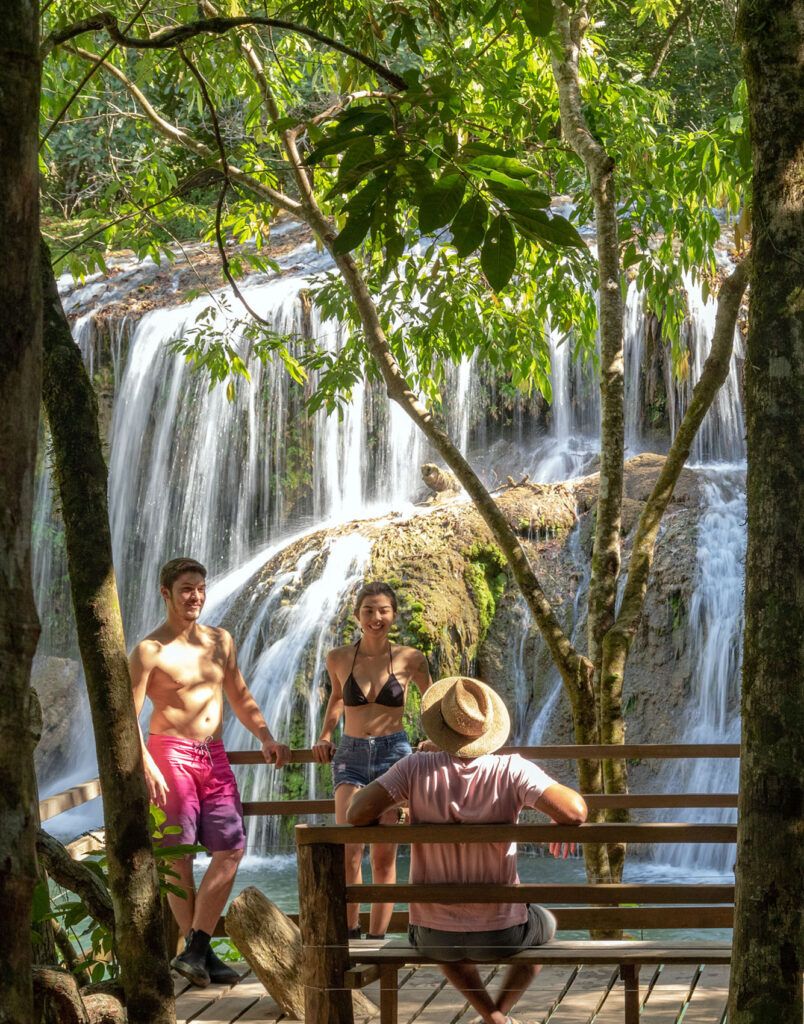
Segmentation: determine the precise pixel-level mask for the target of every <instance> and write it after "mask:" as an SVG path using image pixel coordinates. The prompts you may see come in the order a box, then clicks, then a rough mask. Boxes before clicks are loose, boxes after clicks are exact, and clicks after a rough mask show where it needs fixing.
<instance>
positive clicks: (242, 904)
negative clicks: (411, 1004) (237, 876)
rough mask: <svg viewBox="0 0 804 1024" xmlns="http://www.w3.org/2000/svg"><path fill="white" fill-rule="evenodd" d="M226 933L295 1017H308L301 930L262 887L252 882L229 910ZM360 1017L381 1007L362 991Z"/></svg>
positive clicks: (357, 1001)
mask: <svg viewBox="0 0 804 1024" xmlns="http://www.w3.org/2000/svg"><path fill="white" fill-rule="evenodd" d="M226 934H227V935H228V936H229V938H230V939H231V940H232V942H234V944H235V945H236V946H237V948H238V949H239V950H240V952H241V953H242V954H243V957H244V959H245V960H246V961H247V963H248V964H249V966H250V967H251V969H252V970H253V971H254V973H255V974H256V975H257V977H258V978H259V980H260V981H261V982H262V984H263V985H264V986H265V990H266V992H268V993H269V994H270V995H271V996H272V997H273V999H275V1000H276V1002H277V1003H278V1004H279V1005H280V1006H281V1007H282V1009H283V1010H284V1011H285V1013H287V1014H288V1016H289V1017H291V1018H292V1019H294V1020H301V1019H303V1017H304V984H303V981H302V941H301V932H300V931H299V929H298V927H297V926H296V925H295V924H294V923H293V921H291V920H290V918H289V917H288V916H287V914H283V913H282V911H281V910H280V909H279V907H277V906H276V904H275V903H272V902H271V901H270V900H269V899H268V898H267V897H265V896H263V894H262V893H261V892H260V890H259V889H255V888H254V887H253V886H248V888H246V889H244V890H243V892H241V893H240V895H239V896H238V897H237V898H236V899H234V900H232V903H231V906H230V907H229V910H228V911H227V912H226ZM352 1003H353V1006H354V1017H355V1020H356V1021H363V1020H368V1018H370V1017H373V1016H376V1014H378V1013H379V1010H378V1009H377V1007H376V1006H375V1005H374V1003H372V1002H371V1000H369V999H367V998H366V997H365V996H364V995H363V993H362V992H360V991H354V992H353V993H352Z"/></svg>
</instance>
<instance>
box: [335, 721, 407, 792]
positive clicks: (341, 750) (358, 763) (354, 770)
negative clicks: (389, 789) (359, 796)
mask: <svg viewBox="0 0 804 1024" xmlns="http://www.w3.org/2000/svg"><path fill="white" fill-rule="evenodd" d="M410 753H411V749H410V743H409V741H408V735H407V733H406V732H405V731H404V730H403V731H402V732H392V733H391V734H390V735H388V736H368V737H357V736H345V735H344V736H342V737H341V742H340V743H339V744H338V749H337V750H336V751H335V756H334V757H333V759H332V788H333V789H337V788H338V786H342V785H344V783H345V784H347V785H349V786H357V787H358V789H362V788H363V787H364V786H367V785H368V784H369V783H370V782H373V781H374V780H375V779H378V778H379V777H380V776H381V775H384V774H385V773H386V772H387V771H388V769H389V768H390V767H391V766H392V765H395V764H396V762H397V761H401V760H402V758H403V757H407V755H408V754H410Z"/></svg>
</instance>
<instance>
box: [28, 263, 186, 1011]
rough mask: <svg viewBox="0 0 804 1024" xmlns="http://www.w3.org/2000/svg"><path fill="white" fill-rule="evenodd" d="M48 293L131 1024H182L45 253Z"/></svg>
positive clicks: (89, 400)
mask: <svg viewBox="0 0 804 1024" xmlns="http://www.w3.org/2000/svg"><path fill="white" fill-rule="evenodd" d="M42 283H43V307H44V339H45V342H44V348H45V366H44V378H43V389H42V393H43V399H44V404H45V408H46V411H47V417H48V421H49V424H50V432H51V436H52V438H53V456H54V475H55V479H56V483H57V485H58V490H59V497H60V499H61V507H62V515H63V518H64V530H65V540H66V547H67V565H68V571H69V574H70V587H71V590H72V598H73V607H74V610H75V618H76V625H77V629H78V642H79V646H80V649H81V660H82V662H83V666H84V673H85V675H86V680H87V689H88V691H89V701H90V708H91V711H92V725H93V729H94V733H95V747H96V751H97V757H98V775H99V776H100V780H101V786H102V790H103V811H104V822H105V826H106V854H107V862H108V866H109V885H110V890H111V897H112V905H113V907H114V917H115V944H116V948H117V953H118V957H119V960H120V967H121V971H122V976H123V985H124V988H125V993H126V1006H127V1010H128V1018H129V1021H130V1022H131V1024H139V1022H141V1024H146V1022H147V1024H161V1022H164V1024H169V1022H172V1021H173V1020H174V1019H175V1017H174V1001H173V983H172V980H171V976H170V970H169V967H168V961H167V954H166V949H165V938H164V931H163V922H162V908H161V904H160V900H159V887H158V882H157V873H156V866H155V862H154V856H153V849H152V846H151V834H150V832H151V830H150V818H149V814H148V795H147V790H146V786H145V776H144V774H143V769H142V753H141V748H140V738H139V731H138V729H137V718H136V715H135V712H134V700H133V696H132V691H131V681H130V678H129V673H128V663H127V660H126V648H125V641H124V638H123V626H122V621H121V618H120V607H119V604H118V597H117V584H116V582H115V575H114V567H113V565H112V545H111V536H110V531H109V520H108V511H107V503H106V481H107V472H106V464H105V462H104V460H103V453H102V449H101V441H100V434H99V431H98V417H97V400H96V397H95V393H94V391H93V389H92V385H91V383H90V381H89V377H88V376H87V373H86V370H85V368H84V364H83V362H82V360H81V354H80V352H79V350H78V347H77V346H76V344H75V343H74V341H73V339H72V336H71V334H70V329H69V325H68V323H67V320H66V318H65V316H64V312H63V310H62V308H61V302H60V300H59V296H58V291H57V289H56V281H55V278H54V277H53V271H52V269H51V266H50V260H49V256H48V253H47V249H46V247H45V246H44V245H43V246H42Z"/></svg>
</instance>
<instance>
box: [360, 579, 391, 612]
mask: <svg viewBox="0 0 804 1024" xmlns="http://www.w3.org/2000/svg"><path fill="white" fill-rule="evenodd" d="M378 594H384V595H385V596H386V597H387V598H388V600H389V601H390V602H391V607H392V608H393V609H394V614H396V611H397V601H396V594H395V593H394V589H393V587H390V586H389V585H388V584H387V583H382V582H381V581H375V582H373V583H364V584H363V586H362V587H361V588H360V590H358V592H357V597H356V598H355V615H359V614H360V605H361V604H362V603H363V602H364V601H365V600H366V598H367V597H376V596H377V595H378Z"/></svg>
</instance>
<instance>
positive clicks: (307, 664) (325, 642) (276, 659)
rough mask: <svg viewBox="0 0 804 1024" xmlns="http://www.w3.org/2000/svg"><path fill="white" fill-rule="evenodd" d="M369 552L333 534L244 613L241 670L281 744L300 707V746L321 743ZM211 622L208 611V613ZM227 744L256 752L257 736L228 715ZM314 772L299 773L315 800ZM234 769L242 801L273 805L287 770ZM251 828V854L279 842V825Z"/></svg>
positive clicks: (261, 589)
mask: <svg viewBox="0 0 804 1024" xmlns="http://www.w3.org/2000/svg"><path fill="white" fill-rule="evenodd" d="M370 553H371V542H370V540H369V539H368V538H367V537H365V536H363V535H361V534H360V533H350V534H346V535H345V536H340V537H330V538H328V539H327V540H326V541H324V543H323V546H321V547H314V548H312V549H309V550H308V551H306V552H305V553H304V554H303V555H302V556H301V557H300V558H299V559H298V561H297V562H296V564H295V565H294V566H293V567H292V568H291V569H289V570H288V571H286V572H282V573H279V574H277V575H276V576H275V577H274V578H273V579H272V580H271V581H270V582H269V583H266V584H257V585H256V586H255V587H254V588H253V589H252V591H251V593H250V595H249V601H248V606H247V607H246V608H244V609H241V610H240V618H241V620H245V621H248V622H250V623H251V625H250V626H249V628H248V631H247V632H246V634H245V636H244V637H243V639H242V640H241V642H240V649H239V652H238V660H239V664H240V670H241V672H242V673H243V676H244V678H245V679H246V680H247V681H248V687H249V689H250V690H251V693H252V694H253V696H254V698H255V700H256V701H257V703H258V704H259V706H260V708H261V710H262V712H263V715H264V717H265V720H266V722H267V724H268V728H269V729H270V730H271V732H272V734H273V735H274V736H276V737H277V738H278V739H282V740H284V741H286V742H287V741H288V740H289V739H291V737H290V736H289V726H290V727H291V728H292V727H293V721H292V712H293V709H294V705H296V706H298V704H299V703H301V705H302V706H303V707H304V708H305V715H304V719H303V720H301V721H300V722H299V723H298V725H299V726H301V727H302V733H301V737H300V739H296V742H295V743H294V745H295V746H309V745H311V744H312V742H313V740H314V739H315V738H316V729H317V728H318V720H319V714H320V711H321V690H320V685H321V681H322V675H323V673H324V659H325V657H326V653H327V651H328V650H329V648H331V647H332V646H333V643H334V631H333V625H332V624H333V622H334V621H336V620H337V618H338V616H339V614H340V613H341V612H342V611H343V609H344V607H345V604H346V601H347V598H348V596H349V595H350V593H351V592H352V591H353V589H354V588H355V587H356V586H357V585H358V584H359V583H360V581H361V580H362V579H363V575H364V573H365V569H366V565H367V562H368V558H369V555H370ZM314 560H318V561H319V562H320V563H321V564H320V565H319V566H317V567H316V569H317V575H316V576H315V578H314V579H312V580H311V581H309V582H307V583H306V585H303V581H304V577H305V570H306V569H307V568H308V566H310V564H311V563H312V562H313V561H314ZM294 591H295V592H297V596H296V598H295V600H292V601H291V600H287V599H286V598H285V595H286V594H287V593H288V592H294ZM210 602H211V604H212V609H211V611H212V613H214V614H215V617H217V614H219V610H218V611H217V612H216V611H215V607H214V606H215V605H216V604H219V603H220V602H221V595H220V594H219V593H218V587H216V586H213V587H212V588H211V589H210ZM209 617H210V615H209V613H208V614H205V616H204V618H205V620H207V619H209ZM224 740H225V742H226V745H227V747H228V748H229V749H231V750H245V749H257V748H258V743H257V741H256V739H255V738H254V736H252V735H251V733H250V732H249V731H248V730H247V729H246V728H245V726H243V725H242V724H241V723H240V722H238V721H237V719H236V718H234V716H232V715H229V716H228V717H227V721H226V726H225V729H224ZM315 768H316V766H315V765H312V764H311V765H305V766H303V767H302V768H301V770H302V771H303V772H304V776H305V782H306V790H307V792H308V794H309V795H310V796H311V797H314V796H315V795H316V778H315ZM296 770H299V769H296ZM283 771H288V769H283ZM236 772H237V775H238V783H239V786H240V793H241V796H242V798H243V800H256V799H259V800H270V799H272V797H273V795H274V793H275V792H276V791H277V785H276V784H277V781H278V779H277V776H278V775H279V774H281V773H277V772H275V769H273V768H270V767H262V766H258V767H255V766H252V765H249V766H244V767H241V768H239V769H236ZM279 781H281V779H280V780H279ZM247 826H248V846H249V849H260V850H261V849H266V848H267V847H268V846H269V845H270V844H271V843H272V842H273V841H274V840H275V839H276V833H277V831H278V828H279V820H278V819H276V818H273V817H252V818H248V819H247Z"/></svg>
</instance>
